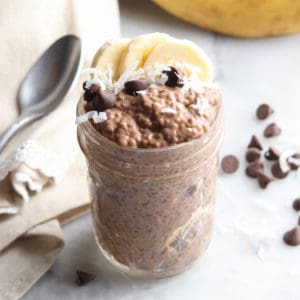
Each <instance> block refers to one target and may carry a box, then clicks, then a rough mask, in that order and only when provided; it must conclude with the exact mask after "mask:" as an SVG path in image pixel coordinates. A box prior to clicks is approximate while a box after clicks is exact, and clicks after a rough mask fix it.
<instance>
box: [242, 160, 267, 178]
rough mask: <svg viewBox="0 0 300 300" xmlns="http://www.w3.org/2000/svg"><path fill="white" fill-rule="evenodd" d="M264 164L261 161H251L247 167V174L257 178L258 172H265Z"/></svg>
mask: <svg viewBox="0 0 300 300" xmlns="http://www.w3.org/2000/svg"><path fill="white" fill-rule="evenodd" d="M263 170H264V165H263V163H262V162H261V161H254V162H252V163H250V164H249V165H248V166H247V168H246V175H248V176H249V177H251V178H256V177H257V174H258V172H263Z"/></svg>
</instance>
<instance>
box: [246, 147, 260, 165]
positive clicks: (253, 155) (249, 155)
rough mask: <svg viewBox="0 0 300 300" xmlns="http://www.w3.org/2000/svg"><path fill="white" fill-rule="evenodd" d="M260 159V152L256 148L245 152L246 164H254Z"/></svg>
mask: <svg viewBox="0 0 300 300" xmlns="http://www.w3.org/2000/svg"><path fill="white" fill-rule="evenodd" d="M259 158H260V150H259V149H257V148H248V150H247V152H246V160H247V162H249V163H250V162H254V161H256V160H259Z"/></svg>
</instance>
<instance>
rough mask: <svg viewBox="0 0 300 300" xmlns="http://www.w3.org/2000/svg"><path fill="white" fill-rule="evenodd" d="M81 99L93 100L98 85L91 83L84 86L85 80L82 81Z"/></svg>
mask: <svg viewBox="0 0 300 300" xmlns="http://www.w3.org/2000/svg"><path fill="white" fill-rule="evenodd" d="M83 90H84V94H83V99H84V100H85V101H87V102H89V101H92V100H94V99H95V98H96V97H97V93H98V90H99V86H98V85H96V84H92V85H91V86H90V87H89V88H87V87H86V81H85V82H84V83H83Z"/></svg>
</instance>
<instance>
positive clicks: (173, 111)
mask: <svg viewBox="0 0 300 300" xmlns="http://www.w3.org/2000/svg"><path fill="white" fill-rule="evenodd" d="M160 112H161V113H166V114H176V110H175V109H173V108H171V107H164V108H162V109H161V110H160Z"/></svg>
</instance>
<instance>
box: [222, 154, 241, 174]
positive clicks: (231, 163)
mask: <svg viewBox="0 0 300 300" xmlns="http://www.w3.org/2000/svg"><path fill="white" fill-rule="evenodd" d="M239 164H240V163H239V161H238V159H237V157H236V156H234V155H226V156H225V157H224V158H223V159H222V163H221V166H222V170H223V171H224V173H227V174H232V173H234V172H236V171H237V169H238V168H239Z"/></svg>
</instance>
